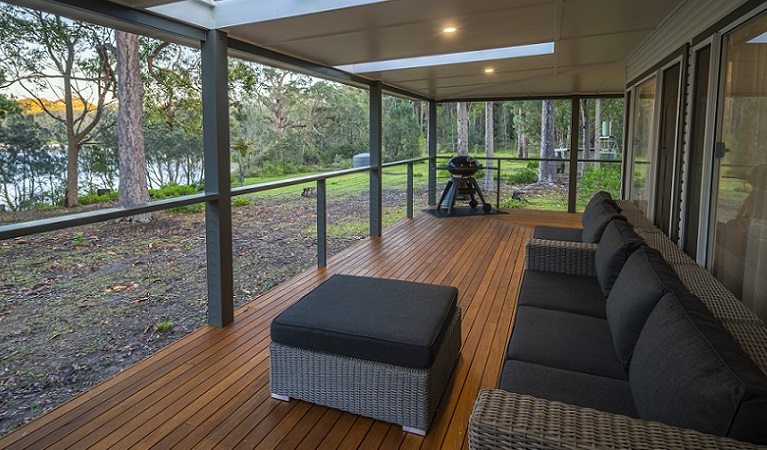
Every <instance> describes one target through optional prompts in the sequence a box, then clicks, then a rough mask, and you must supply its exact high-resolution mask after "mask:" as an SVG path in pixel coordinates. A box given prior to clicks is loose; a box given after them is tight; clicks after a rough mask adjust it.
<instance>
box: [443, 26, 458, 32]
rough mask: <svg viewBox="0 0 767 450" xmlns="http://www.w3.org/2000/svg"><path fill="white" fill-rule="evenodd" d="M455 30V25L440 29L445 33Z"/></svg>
mask: <svg viewBox="0 0 767 450" xmlns="http://www.w3.org/2000/svg"><path fill="white" fill-rule="evenodd" d="M455 30H457V28H456V27H447V28H445V29H443V30H442V31H444V32H445V33H455Z"/></svg>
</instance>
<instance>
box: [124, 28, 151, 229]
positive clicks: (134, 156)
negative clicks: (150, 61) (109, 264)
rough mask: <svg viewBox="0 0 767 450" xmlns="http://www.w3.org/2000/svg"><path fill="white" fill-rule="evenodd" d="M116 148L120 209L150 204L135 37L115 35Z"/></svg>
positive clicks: (147, 216) (143, 216)
mask: <svg viewBox="0 0 767 450" xmlns="http://www.w3.org/2000/svg"><path fill="white" fill-rule="evenodd" d="M117 61H118V63H117V101H118V102H119V109H118V113H117V116H118V117H117V148H118V154H119V164H120V206H122V207H128V206H135V205H142V204H144V203H147V202H149V189H148V187H147V175H146V155H145V154H144V132H143V129H142V127H141V115H142V112H143V109H144V84H143V82H142V81H141V72H140V70H139V53H138V36H136V35H134V34H130V33H126V32H123V31H117ZM151 219H152V215H151V214H149V213H147V214H139V215H136V216H133V217H131V218H130V219H129V220H132V221H134V222H148V221H150V220H151Z"/></svg>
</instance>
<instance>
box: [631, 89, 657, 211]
mask: <svg viewBox="0 0 767 450" xmlns="http://www.w3.org/2000/svg"><path fill="white" fill-rule="evenodd" d="M655 87H656V86H655V77H652V78H650V79H648V80H646V81H645V82H643V83H642V84H640V85H639V86H638V87H637V89H636V101H635V105H634V117H633V130H632V136H633V140H632V149H633V151H632V155H633V159H634V161H633V162H634V171H633V172H634V176H633V179H632V180H631V183H632V185H631V200H632V201H633V202H634V203H635V204H636V205H637V207H638V208H639V209H640V210H641V211H642V212H643V213H645V215H647V213H648V211H649V201H650V195H651V194H652V186H653V176H654V164H653V160H654V155H653V153H654V152H653V145H652V142H653V124H654V123H655V120H654V115H655Z"/></svg>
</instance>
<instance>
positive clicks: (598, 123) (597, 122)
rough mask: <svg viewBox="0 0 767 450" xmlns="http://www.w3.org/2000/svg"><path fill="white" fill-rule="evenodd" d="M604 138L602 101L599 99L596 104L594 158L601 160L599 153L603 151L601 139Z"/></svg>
mask: <svg viewBox="0 0 767 450" xmlns="http://www.w3.org/2000/svg"><path fill="white" fill-rule="evenodd" d="M601 137H602V99H601V98H598V99H596V100H595V102H594V158H597V159H598V158H599V152H600V151H602V148H601V147H602V146H601V143H602V141H601V140H600V138H601Z"/></svg>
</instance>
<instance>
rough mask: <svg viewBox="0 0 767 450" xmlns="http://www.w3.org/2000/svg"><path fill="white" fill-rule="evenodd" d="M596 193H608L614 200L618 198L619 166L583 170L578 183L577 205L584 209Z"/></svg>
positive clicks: (612, 165)
mask: <svg viewBox="0 0 767 450" xmlns="http://www.w3.org/2000/svg"><path fill="white" fill-rule="evenodd" d="M598 191H606V192H609V193H610V194H612V196H613V197H615V198H618V197H620V193H621V165H620V164H600V165H599V166H597V167H593V166H587V167H586V168H585V169H584V171H583V177H581V179H580V180H579V181H578V204H579V205H581V206H582V207H584V206H585V205H586V204H587V203H588V202H589V199H591V197H592V196H593V195H594V194H595V193H597V192H598Z"/></svg>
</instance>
